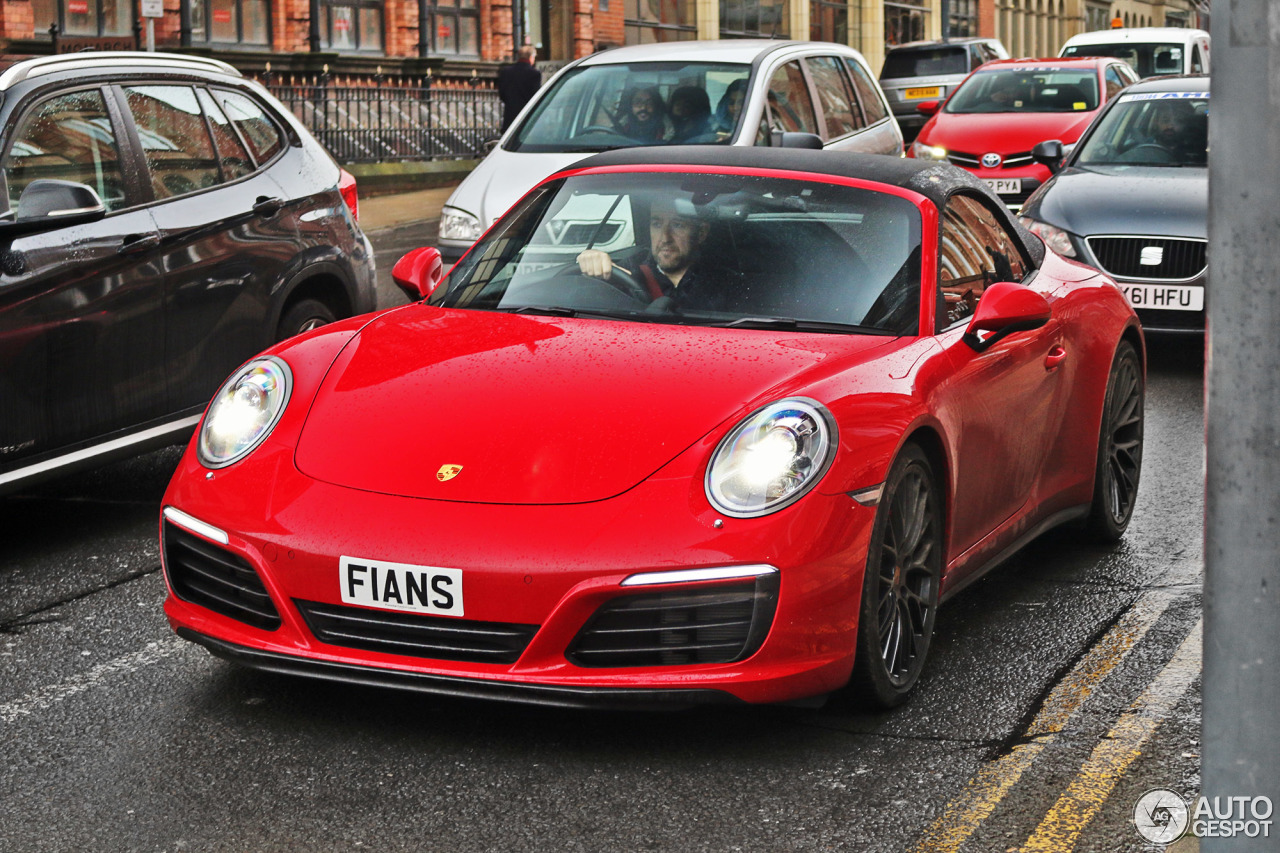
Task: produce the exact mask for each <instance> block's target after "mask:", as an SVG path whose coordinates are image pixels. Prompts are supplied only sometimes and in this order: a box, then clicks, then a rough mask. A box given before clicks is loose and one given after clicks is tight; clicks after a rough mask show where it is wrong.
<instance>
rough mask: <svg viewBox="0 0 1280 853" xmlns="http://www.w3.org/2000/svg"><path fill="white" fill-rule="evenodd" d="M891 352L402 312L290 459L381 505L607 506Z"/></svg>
mask: <svg viewBox="0 0 1280 853" xmlns="http://www.w3.org/2000/svg"><path fill="white" fill-rule="evenodd" d="M892 340H893V339H892V338H882V337H860V336H853V335H797V334H789V333H779V332H767V331H748V330H742V329H707V328H695V327H686V326H665V325H651V324H647V323H627V322H617V321H609V320H585V319H560V318H548V317H533V316H527V315H524V316H522V315H513V314H502V313H491V312H481V311H453V310H445V309H438V308H429V307H426V306H423V305H412V306H408V307H406V308H403V309H400V310H397V311H392V312H389V313H387V314H384V315H383V316H381V317H379V318H377V319H376V320H374V321H373V322H371V323H370V324H369V325H368V326H366V327H365V328H364V329H363V330H362V331H361V332H360V334H359V335H358V336H357V337H356V338H355V339H353V340H352V342H351V343H350V344H349V345H348V346H347V347H346V348H345V349H344V350H343V352H342V354H341V355H340V356H339V357H338V358H337V359H336V360H335V361H334V363H333V366H332V367H331V368H330V370H329V373H328V375H327V376H326V377H325V380H324V382H323V384H322V385H321V387H320V390H319V392H318V393H317V395H316V398H315V401H314V403H313V404H312V407H311V411H310V413H309V414H308V416H307V421H306V425H305V427H304V428H303V431H302V434H301V435H300V437H299V439H298V446H297V454H296V461H297V465H298V468H299V470H301V471H302V472H303V473H304V474H307V475H308V476H310V477H314V478H316V479H319V480H324V481H326V482H330V483H335V484H338V485H343V486H348V487H351V488H356V489H363V490H367V491H374V492H382V493H386V494H395V495H404V496H410V497H421V498H435V499H441V500H454V501H470V502H482V503H506V504H549V503H582V502H586V501H594V500H602V499H604V498H608V497H612V496H614V495H617V494H620V493H621V492H623V491H626V490H627V489H629V488H631V487H632V486H634V485H636V484H637V483H639V482H641V481H642V480H644V479H645V478H646V477H648V476H650V475H651V474H653V473H654V472H655V471H657V470H658V469H659V468H661V467H662V466H663V465H664V464H666V463H667V462H669V461H670V460H671V459H673V458H674V457H675V456H676V455H677V454H679V453H680V452H681V451H683V450H685V449H686V448H688V447H689V446H690V445H692V444H693V443H695V442H696V441H698V440H699V439H701V438H702V437H703V436H705V435H706V434H707V433H708V432H710V431H711V430H713V429H715V427H716V426H717V425H718V424H720V423H721V422H723V421H724V420H725V419H727V418H730V417H732V416H733V415H734V414H735V413H736V412H738V411H739V410H741V409H742V407H743V406H744V405H746V404H749V403H751V402H752V401H754V400H756V398H757V397H759V396H761V395H762V394H765V393H766V392H771V389H774V390H773V391H772V392H771V393H770V398H772V395H773V394H776V393H778V392H777V390H776V389H777V386H780V385H782V384H785V383H787V382H788V380H791V379H794V378H795V377H796V376H797V375H798V374H800V373H802V372H803V371H805V370H807V369H810V368H813V367H815V366H817V365H819V364H822V363H825V362H830V361H831V360H833V359H835V358H840V359H849V358H852V359H858V358H859V357H860V356H863V355H864V354H865V353H867V351H869V350H873V349H876V348H879V347H882V346H884V345H885V344H887V343H889V342H891V341H892ZM784 393H785V392H784ZM455 468H456V469H457V470H454V469H455ZM450 473H452V474H453V476H448V475H449V474H450Z"/></svg>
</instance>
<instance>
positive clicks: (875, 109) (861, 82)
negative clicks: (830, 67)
mask: <svg viewBox="0 0 1280 853" xmlns="http://www.w3.org/2000/svg"><path fill="white" fill-rule="evenodd" d="M844 67H845V68H847V69H848V70H849V76H851V77H852V78H853V88H854V89H856V90H857V92H858V100H859V101H861V102H862V111H863V112H864V113H865V114H866V116H867V124H875V123H876V122H878V121H880V120H881V119H883V118H885V117H887V116H888V115H889V113H888V112H887V109H888V108H887V107H886V106H885V105H884V101H883V100H881V99H880V90H879V87H878V86H876V81H874V80H872V79H871V75H870V74H868V73H867V70H866V69H865V68H863V67H862V66H861V65H859V64H858V63H857V62H855V61H854V60H852V59H846V60H845V61H844Z"/></svg>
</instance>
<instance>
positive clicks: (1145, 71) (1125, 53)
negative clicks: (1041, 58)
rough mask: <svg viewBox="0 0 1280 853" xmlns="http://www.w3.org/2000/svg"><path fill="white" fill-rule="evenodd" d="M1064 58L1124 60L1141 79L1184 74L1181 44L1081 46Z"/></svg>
mask: <svg viewBox="0 0 1280 853" xmlns="http://www.w3.org/2000/svg"><path fill="white" fill-rule="evenodd" d="M1062 55H1063V56H1114V57H1115V58H1117V59H1123V60H1124V61H1125V62H1127V63H1129V65H1131V66H1132V67H1133V70H1134V71H1137V72H1138V76H1139V77H1151V76H1153V75H1156V74H1181V73H1182V45H1180V44H1133V43H1132V42H1125V43H1123V44H1080V45H1074V46H1072V47H1069V48H1067V49H1066V50H1064V51H1062Z"/></svg>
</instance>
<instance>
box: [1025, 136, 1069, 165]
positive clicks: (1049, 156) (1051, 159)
mask: <svg viewBox="0 0 1280 853" xmlns="http://www.w3.org/2000/svg"><path fill="white" fill-rule="evenodd" d="M1066 156H1067V151H1066V148H1064V147H1063V145H1062V142H1061V141H1060V140H1057V139H1046V140H1045V141H1044V142H1037V143H1036V145H1035V147H1034V148H1032V149H1031V159H1032V160H1034V161H1036V162H1037V163H1039V164H1041V165H1042V166H1048V167H1049V171H1050V172H1057V171H1058V170H1059V169H1061V168H1062V160H1063V158H1065V157H1066Z"/></svg>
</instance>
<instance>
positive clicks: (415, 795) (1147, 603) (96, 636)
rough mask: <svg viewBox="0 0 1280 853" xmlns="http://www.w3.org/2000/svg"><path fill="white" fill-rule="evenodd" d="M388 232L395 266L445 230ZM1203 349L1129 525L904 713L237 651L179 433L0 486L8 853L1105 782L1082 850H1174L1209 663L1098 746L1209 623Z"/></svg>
mask: <svg viewBox="0 0 1280 853" xmlns="http://www.w3.org/2000/svg"><path fill="white" fill-rule="evenodd" d="M391 236H392V235H388V234H386V233H384V234H380V235H379V237H380V238H381V239H380V240H379V241H376V242H375V245H376V246H377V247H378V250H379V263H380V265H381V266H382V269H383V271H384V273H385V271H386V270H388V269H389V267H390V262H389V261H387V260H385V259H384V258H385V257H386V256H389V255H391V254H392V253H395V257H398V255H399V253H402V251H403V250H404V248H412V245H419V244H423V243H422V236H421V233H420V232H409V231H406V232H405V233H403V234H400V235H399V237H398V239H399V240H401V241H404V242H407V243H411V244H412V245H408V246H405V247H402V246H400V245H394V246H393V245H392V242H393V241H392V240H391V239H390V237H391ZM384 288H385V289H384ZM384 296H385V299H386V300H387V301H385V302H384V301H383V299H384ZM399 299H400V296H399V293H398V291H396V290H395V289H394V287H391V286H390V285H389V284H384V285H382V286H380V302H379V304H380V305H382V306H384V307H385V305H387V304H395V301H396V300H399ZM1186 349H1188V348H1187V347H1185V346H1182V347H1176V346H1175V347H1163V348H1159V347H1158V348H1156V349H1154V350H1153V353H1152V368H1151V371H1150V376H1149V390H1148V401H1147V416H1148V421H1147V446H1146V458H1145V461H1144V470H1143V482H1142V487H1141V496H1140V503H1139V508H1138V512H1137V515H1136V517H1135V519H1134V522H1133V524H1132V526H1131V527H1130V530H1129V533H1128V535H1127V536H1126V537H1125V539H1124V540H1123V541H1122V542H1121V543H1120V544H1119V545H1118V546H1117V547H1115V548H1097V547H1088V546H1082V545H1081V544H1080V543H1078V542H1077V541H1076V540H1075V538H1074V537H1073V536H1072V535H1071V534H1070V533H1055V534H1050V535H1048V536H1046V537H1043V538H1042V539H1040V540H1038V541H1037V542H1035V543H1033V544H1032V545H1031V546H1030V547H1028V548H1027V549H1026V550H1025V551H1024V552H1023V553H1022V554H1020V555H1019V556H1018V557H1017V558H1016V559H1015V560H1014V561H1012V562H1011V563H1009V564H1008V565H1006V566H1005V567H1003V568H1002V569H1000V570H998V571H997V572H995V573H993V574H992V575H990V576H989V577H988V578H987V579H985V580H983V581H982V582H980V583H978V584H976V585H975V586H973V587H972V588H970V589H969V590H966V591H965V592H964V593H962V594H961V595H960V596H958V597H957V598H956V599H954V600H953V601H951V602H950V603H949V604H948V605H947V606H946V607H945V608H944V609H943V610H942V612H941V614H940V617H939V621H938V639H937V641H936V645H935V649H934V652H933V657H932V660H931V663H930V666H929V667H928V670H927V672H926V676H925V678H924V680H923V682H922V683H921V684H920V686H919V689H918V691H917V693H916V695H915V696H914V697H913V699H912V700H911V702H909V703H908V704H907V705H906V706H905V707H903V708H901V709H899V710H898V711H896V712H894V713H891V714H868V713H865V712H862V711H859V710H857V709H855V708H850V707H847V706H845V705H843V704H829V705H827V706H826V707H824V708H821V709H816V710H814V709H802V708H779V707H774V708H745V709H730V710H726V709H716V710H702V711H695V712H687V713H674V714H671V713H668V714H656V715H655V714H627V713H601V712H582V711H565V710H554V709H541V708H528V707H523V706H507V705H499V704H489V703H482V702H474V701H464V700H451V699H444V698H433V697H421V696H416V695H410V694H399V693H394V692H390V691H382V690H375V689H352V688H344V687H340V686H335V685H329V684H323V683H311V682H307V681H303V680H296V679H292V678H286V677H282V676H273V675H267V674H260V673H254V672H249V671H244V670H238V669H236V668H234V667H232V666H230V665H228V664H226V663H223V662H221V661H218V660H216V659H214V658H212V657H211V656H209V655H208V654H207V653H205V652H204V651H203V650H202V649H200V648H198V647H195V646H193V645H191V644H187V643H184V642H182V641H179V640H177V639H176V638H175V637H174V636H173V635H172V634H171V633H170V631H169V630H168V627H167V625H166V623H165V620H164V617H163V615H162V613H161V610H160V605H161V601H162V599H163V594H164V585H163V580H162V578H161V576H160V571H159V554H158V546H157V541H156V528H157V518H158V513H159V501H160V497H161V495H162V493H163V490H164V487H165V484H166V482H167V480H168V477H169V474H170V472H171V471H172V470H173V468H174V466H175V465H176V462H177V458H178V453H179V451H178V450H177V449H171V450H166V451H160V452H158V453H153V454H150V455H148V456H145V457H141V458H139V459H136V460H133V461H130V462H127V463H122V464H119V465H116V466H113V467H111V468H107V469H103V470H101V471H98V472H94V473H91V474H87V475H83V476H80V477H75V478H71V479H68V480H66V481H63V482H59V483H57V484H55V485H51V486H47V487H45V488H42V489H39V490H36V491H32V492H30V493H27V494H23V495H18V496H14V497H10V498H5V499H0V513H2V514H3V518H4V529H5V534H4V537H3V540H2V544H0V744H3V747H0V748H2V749H3V752H4V769H3V771H0V850H2V851H59V850H67V851H72V850H75V851H98V850H102V851H124V850H139V851H175V850H197V851H224V850H225V851H250V850H252V851H259V850H288V851H293V850H298V851H303V850H305V851H330V850H332V851H345V850H358V849H376V850H448V851H488V850H494V849H504V850H516V851H520V850H557V851H564V850H581V851H597V850H600V851H603V850H655V851H658V850H660V851H667V850H670V851H686V850H706V851H732V850H753V851H754V850H759V851H778V850H806V851H807V850H849V851H909V850H913V849H917V846H918V845H920V844H922V843H927V844H929V845H930V847H929V849H963V850H974V851H993V850H994V851H1004V850H1010V849H1015V850H1016V849H1019V848H1020V847H1021V846H1023V845H1024V844H1027V845H1029V846H1028V847H1027V849H1055V848H1054V847H1053V846H1052V843H1053V842H1052V839H1053V838H1054V837H1055V836H1054V835H1053V834H1052V832H1051V833H1050V834H1049V835H1048V836H1046V835H1045V834H1044V832H1043V824H1042V820H1043V819H1045V818H1046V816H1050V815H1052V814H1055V813H1057V810H1056V809H1055V805H1056V804H1058V803H1060V802H1061V798H1062V797H1063V796H1064V794H1068V793H1069V792H1070V791H1072V790H1073V789H1074V788H1073V786H1074V787H1075V788H1078V787H1080V785H1081V784H1083V786H1084V790H1086V791H1090V790H1092V791H1095V792H1099V791H1100V794H1099V797H1100V799H1099V797H1095V799H1097V800H1098V804H1097V810H1096V814H1095V815H1091V816H1090V818H1089V819H1088V820H1083V819H1082V818H1080V816H1079V815H1078V814H1077V816H1076V818H1075V823H1076V824H1078V826H1077V827H1075V829H1076V830H1078V831H1079V836H1078V839H1076V840H1077V842H1078V843H1077V846H1076V849H1077V850H1081V851H1099V853H1101V851H1106V852H1107V853H1115V851H1130V850H1132V851H1140V850H1151V849H1159V848H1152V847H1151V846H1149V845H1147V844H1145V843H1144V842H1143V840H1142V839H1141V838H1140V837H1139V836H1138V835H1137V833H1136V832H1135V830H1134V826H1133V823H1132V819H1131V815H1132V810H1133V806H1134V803H1135V802H1136V800H1137V799H1138V797H1139V796H1140V795H1141V794H1142V792H1144V791H1146V790H1147V789H1149V788H1152V787H1157V786H1159V787H1168V788H1172V789H1174V790H1176V791H1179V792H1182V793H1185V794H1192V793H1196V792H1197V791H1198V786H1199V778H1198V769H1197V768H1198V759H1199V756H1198V752H1199V744H1198V731H1199V683H1198V679H1193V680H1192V681H1191V682H1190V683H1189V684H1184V685H1183V687H1182V688H1180V689H1179V690H1177V691H1175V692H1174V693H1173V694H1172V698H1171V699H1170V700H1169V701H1168V703H1167V705H1168V707H1166V708H1164V709H1163V710H1162V711H1161V716H1160V717H1159V719H1158V720H1157V722H1158V723H1159V725H1158V727H1157V728H1155V730H1154V734H1153V735H1152V736H1151V737H1150V739H1149V740H1146V741H1145V742H1143V743H1142V744H1141V747H1140V749H1139V750H1138V752H1139V753H1140V754H1139V757H1138V758H1137V759H1136V760H1134V761H1132V763H1126V764H1125V765H1124V766H1123V767H1119V768H1118V769H1113V770H1112V771H1108V770H1107V768H1106V767H1105V766H1104V767H1103V769H1102V770H1101V771H1099V770H1097V768H1094V769H1090V767H1092V765H1091V763H1090V761H1091V755H1093V754H1094V753H1095V752H1096V751H1097V750H1098V749H1099V746H1100V745H1103V744H1106V743H1109V742H1114V741H1116V739H1117V738H1118V735H1117V734H1116V732H1117V731H1118V730H1119V728H1120V727H1121V726H1122V724H1123V723H1124V722H1125V721H1126V720H1130V719H1132V718H1134V717H1135V716H1139V714H1138V713H1137V712H1135V711H1133V710H1132V708H1133V707H1134V703H1135V701H1138V702H1139V704H1140V703H1141V701H1142V699H1143V695H1144V691H1146V690H1147V689H1148V687H1149V685H1151V684H1152V682H1153V681H1155V680H1157V679H1158V678H1160V677H1161V676H1162V674H1167V673H1168V672H1169V671H1170V670H1171V669H1172V667H1171V665H1170V660H1171V658H1173V657H1174V652H1175V649H1176V648H1177V647H1178V646H1179V644H1180V643H1182V642H1183V640H1184V638H1186V637H1187V636H1188V633H1189V632H1190V631H1191V630H1192V628H1193V626H1194V624H1195V622H1196V620H1197V619H1198V617H1199V609H1200V608H1199V601H1200V565H1201V544H1200V543H1201V523H1202V511H1203V467H1202V466H1203V415H1202V395H1203V385H1202V379H1201V373H1202V370H1203V364H1202V362H1201V360H1200V359H1199V358H1197V357H1195V356H1194V355H1187V353H1186V352H1185V350H1186ZM1144 620H1145V621H1144ZM1134 625H1140V626H1141V629H1140V630H1139V629H1137V628H1134V627H1133V626H1134ZM1126 643H1127V644H1128V645H1126ZM1116 649H1120V651H1116ZM1103 675H1105V677H1103ZM1161 683H1163V682H1161ZM1080 685H1085V687H1083V688H1082V687H1080ZM1064 697H1065V698H1064ZM1143 707H1145V706H1143ZM1046 720H1051V721H1052V720H1056V723H1055V724H1054V725H1053V726H1050V728H1049V729H1048V731H1049V734H1045V731H1046V723H1045V721H1046ZM1032 750H1034V752H1032ZM1029 754H1034V755H1035V759H1034V761H1030V762H1028V763H1026V766H1025V768H1022V767H1021V765H1019V764H1018V761H1019V760H1021V757H1025V756H1026V755H1029ZM1015 771H1016V772H1015ZM1108 772H1111V775H1112V776H1114V779H1113V780H1111V781H1112V782H1113V785H1114V786H1113V787H1106V785H1105V784H1103V783H1105V782H1107V781H1108V779H1107V773H1108ZM992 778H995V779H996V780H997V783H996V784H994V785H992V784H990V780H991V779H992ZM984 780H986V781H985V782H984ZM1082 780H1083V783H1082ZM984 785H985V787H984ZM1002 786H1003V787H1002ZM993 791H995V792H996V793H997V794H999V796H998V797H995V798H994V802H992V800H993V796H994V795H992V792H993ZM984 792H985V795H986V796H985V799H984V796H983V795H984ZM979 806H980V807H981V808H977V812H975V808H976V807H979ZM974 813H979V818H977V819H968V818H964V817H963V816H964V815H966V814H974ZM957 815H960V816H961V817H957ZM1067 830H1068V831H1071V830H1072V826H1071V821H1068V826H1067ZM1053 831H1055V832H1062V831H1063V830H1062V826H1061V825H1058V826H1056V828H1053ZM1044 838H1049V839H1050V841H1049V842H1047V843H1050V844H1051V846H1050V847H1049V848H1035V847H1034V844H1032V842H1036V843H1039V842H1038V841H1036V840H1037V839H1041V840H1043V839H1044ZM940 839H942V840H946V841H947V842H948V844H950V842H955V841H957V839H958V840H959V842H960V843H956V844H953V845H951V846H950V847H947V846H940V845H942V841H940Z"/></svg>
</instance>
